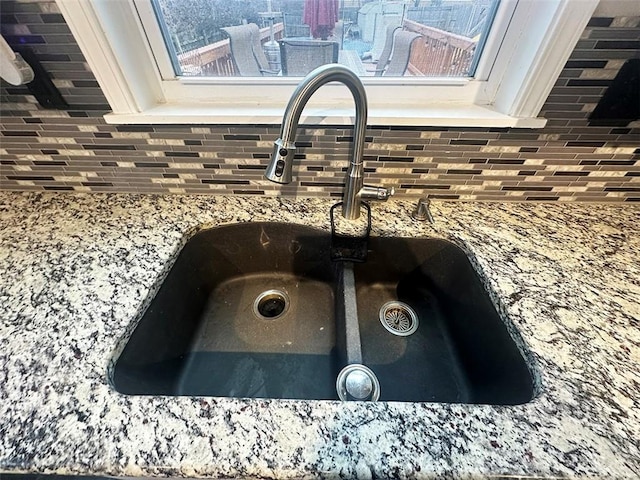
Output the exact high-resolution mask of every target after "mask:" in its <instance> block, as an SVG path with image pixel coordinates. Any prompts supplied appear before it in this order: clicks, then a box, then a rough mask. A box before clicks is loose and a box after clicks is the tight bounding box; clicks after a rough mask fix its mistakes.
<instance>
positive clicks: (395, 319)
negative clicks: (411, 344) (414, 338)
mask: <svg viewBox="0 0 640 480" xmlns="http://www.w3.org/2000/svg"><path fill="white" fill-rule="evenodd" d="M378 318H379V319H380V323H382V326H383V327H384V328H386V329H387V331H389V332H391V333H393V334H394V335H398V336H400V337H407V336H409V335H411V334H412V333H415V331H416V330H418V324H419V322H418V315H417V314H416V312H415V311H414V310H413V308H411V307H410V306H409V305H407V304H406V303H403V302H398V301H391V302H387V303H385V304H384V305H383V306H382V307H381V308H380V313H379V317H378Z"/></svg>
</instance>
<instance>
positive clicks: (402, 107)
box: [56, 0, 599, 128]
mask: <svg viewBox="0 0 640 480" xmlns="http://www.w3.org/2000/svg"><path fill="white" fill-rule="evenodd" d="M56 1H57V3H58V6H59V7H60V10H61V12H62V14H63V15H64V17H65V19H66V21H67V23H68V25H69V28H70V29H71V31H72V33H73V34H74V36H75V38H76V40H77V42H78V44H79V46H80V48H81V50H82V52H83V53H84V55H85V57H86V59H87V62H88V64H89V66H90V67H91V69H92V71H93V73H94V74H95V76H96V79H97V81H98V83H99V84H100V86H101V88H102V90H103V92H104V94H105V96H106V98H107V100H108V101H109V104H110V106H111V108H112V113H109V114H107V115H105V120H106V121H107V122H108V123H113V124H135V123H157V124H163V123H171V124H174V123H198V124H201V123H206V124H279V123H280V121H281V118H282V113H283V111H284V108H285V105H286V103H287V101H288V99H289V96H290V95H291V93H292V92H293V89H294V88H295V85H296V84H297V82H298V81H299V79H297V80H296V79H291V78H289V79H287V78H278V79H274V78H261V79H256V78H239V77H229V78H216V79H211V78H195V77H192V78H188V77H175V76H171V77H170V78H167V71H168V69H169V68H170V60H169V58H168V54H167V53H166V48H165V47H164V44H163V43H161V42H162V38H161V34H160V29H159V27H157V25H156V28H155V29H154V28H150V27H149V25H150V23H149V19H150V18H153V15H154V13H153V7H152V5H151V2H150V1H149V0H56ZM598 1H599V0H502V1H501V4H500V6H499V8H498V11H497V14H496V18H495V20H494V25H495V27H494V28H492V29H491V31H490V34H489V36H488V38H487V43H486V44H485V54H484V55H483V57H482V58H481V60H480V63H479V65H478V69H477V72H476V77H475V78H424V77H413V78H412V77H401V78H384V77H382V78H365V79H364V82H365V86H366V90H367V95H368V99H369V121H368V123H369V125H417V126H454V127H455V126H462V127H520V128H539V127H543V126H544V125H545V123H546V120H544V119H542V118H538V117H537V115H538V114H539V112H540V110H541V108H542V105H543V104H544V102H545V100H546V98H547V96H548V95H549V92H550V91H551V89H552V87H553V85H554V83H555V82H556V80H557V78H558V76H559V74H560V72H561V70H562V68H563V67H564V64H565V63H566V61H567V59H568V58H569V55H570V54H571V52H572V51H573V48H574V47H575V45H576V43H577V41H578V40H579V38H580V35H581V34H582V32H583V30H584V28H585V26H586V25H587V22H588V21H589V19H590V18H591V15H592V13H593V12H594V10H595V8H596V6H597V5H598ZM143 22H144V26H143ZM152 24H155V22H152ZM145 27H146V30H145ZM160 45H161V46H160ZM158 52H164V54H163V53H158ZM154 53H155V56H154ZM163 73H164V78H163ZM352 116H353V103H352V99H351V98H350V94H349V92H348V90H347V89H346V88H344V87H343V86H341V85H338V84H336V85H327V86H325V87H323V88H321V89H320V90H319V91H318V92H317V93H316V94H315V95H314V97H313V99H312V101H311V102H310V104H309V106H308V107H307V108H305V112H304V114H303V118H302V123H307V124H317V125H322V124H330V125H336V124H350V123H352Z"/></svg>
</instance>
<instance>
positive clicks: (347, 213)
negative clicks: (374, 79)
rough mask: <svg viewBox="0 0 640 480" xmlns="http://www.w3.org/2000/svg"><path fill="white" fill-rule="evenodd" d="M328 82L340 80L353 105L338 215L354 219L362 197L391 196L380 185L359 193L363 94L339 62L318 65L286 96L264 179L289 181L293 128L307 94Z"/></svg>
mask: <svg viewBox="0 0 640 480" xmlns="http://www.w3.org/2000/svg"><path fill="white" fill-rule="evenodd" d="M329 82H340V83H342V84H343V85H345V86H346V87H347V88H348V89H349V91H351V95H352V96H353V100H354V102H355V106H356V119H355V127H354V134H353V156H352V157H351V162H350V163H349V169H348V170H347V178H346V181H345V189H344V194H343V200H342V216H343V217H345V218H346V219H348V220H355V219H356V218H358V217H359V216H360V202H361V199H362V196H363V193H364V195H366V196H367V197H366V198H374V197H375V199H377V200H386V199H387V198H389V197H390V196H391V195H393V189H385V188H384V187H380V190H381V191H379V192H375V194H373V195H372V192H371V190H369V188H376V187H367V190H365V191H364V192H363V185H362V183H363V180H362V179H363V176H364V166H363V161H362V156H363V153H364V140H365V133H366V128H367V95H366V93H365V89H364V86H363V85H362V82H361V81H360V78H358V76H357V75H356V74H355V73H353V72H352V71H351V70H349V69H348V68H347V67H345V66H343V65H339V64H328V65H322V66H321V67H318V68H316V69H315V70H313V71H312V72H311V73H309V75H307V76H306V77H305V78H304V79H303V80H302V82H301V83H300V84H299V85H298V87H297V88H296V90H295V91H294V92H293V95H292V96H291V98H290V99H289V103H288V104H287V108H286V110H285V112H284V117H283V120H282V128H281V129H280V138H278V140H276V142H275V147H274V152H273V157H272V158H271V162H270V163H269V166H268V167H267V170H266V172H265V177H266V178H267V179H268V180H271V181H272V182H276V183H290V182H291V179H292V178H291V169H292V166H293V157H294V152H295V138H296V130H297V129H298V122H299V121H300V115H301V114H302V110H303V109H304V107H305V105H306V104H307V102H308V101H309V99H310V98H311V96H312V95H313V94H314V93H315V91H316V90H318V89H319V88H320V87H321V86H323V85H325V84H326V83H329Z"/></svg>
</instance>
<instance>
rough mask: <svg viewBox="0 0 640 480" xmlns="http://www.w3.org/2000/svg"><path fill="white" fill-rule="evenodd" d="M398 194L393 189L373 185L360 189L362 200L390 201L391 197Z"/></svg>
mask: <svg viewBox="0 0 640 480" xmlns="http://www.w3.org/2000/svg"><path fill="white" fill-rule="evenodd" d="M394 193H396V191H395V189H394V188H393V187H389V188H387V187H374V186H371V185H363V186H362V188H361V189H360V198H361V199H362V200H382V201H385V200H389V197H390V196H391V195H393V194H394Z"/></svg>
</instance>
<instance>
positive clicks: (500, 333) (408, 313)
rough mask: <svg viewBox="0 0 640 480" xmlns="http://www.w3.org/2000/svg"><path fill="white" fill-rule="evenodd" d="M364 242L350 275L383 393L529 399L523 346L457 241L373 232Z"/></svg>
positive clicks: (500, 401) (434, 398)
mask: <svg viewBox="0 0 640 480" xmlns="http://www.w3.org/2000/svg"><path fill="white" fill-rule="evenodd" d="M369 248H370V252H369V256H368V259H367V262H366V263H361V264H356V265H354V275H355V283H356V298H357V305H358V320H359V324H360V336H361V343H362V358H363V363H364V364H365V365H367V366H368V367H369V368H371V369H372V370H373V371H374V372H375V373H376V376H377V378H378V380H379V382H380V390H381V394H380V400H389V401H394V400H395V401H412V402H424V401H426V402H453V403H483V404H496V405H505V404H506V405H512V404H521V403H526V402H528V401H529V400H531V398H532V396H533V385H532V379H531V375H530V373H529V369H528V368H527V365H526V363H525V361H524V359H523V357H522V354H521V353H520V350H519V349H518V347H517V346H516V344H515V342H514V341H513V339H512V338H511V335H510V334H509V332H508V331H507V328H506V326H505V325H504V323H503V322H502V320H501V319H500V317H499V315H498V313H497V312H496V309H495V307H494V306H493V303H492V302H491V300H490V298H489V296H488V294H487V292H486V291H485V289H484V287H483V285H482V283H481V282H480V279H479V278H478V276H477V274H476V272H475V271H474V270H473V268H472V266H471V264H470V262H469V260H468V259H467V256H466V254H465V253H464V252H463V251H462V250H461V249H460V248H459V247H457V246H456V245H454V244H453V243H451V242H448V241H446V240H439V239H411V238H375V237H374V238H371V240H370V243H369ZM388 304H391V305H390V307H388V308H387V309H386V310H383V311H382V312H381V308H382V307H383V306H384V305H388ZM384 314H386V315H387V316H388V317H390V318H388V320H387V322H385V321H384V318H382V319H381V316H384ZM398 317H399V319H398ZM385 325H387V326H385ZM388 327H391V328H388ZM412 329H415V331H414V332H413V333H411V330H412Z"/></svg>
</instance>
